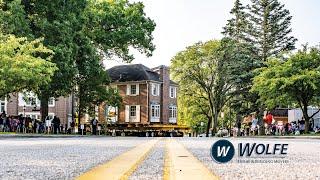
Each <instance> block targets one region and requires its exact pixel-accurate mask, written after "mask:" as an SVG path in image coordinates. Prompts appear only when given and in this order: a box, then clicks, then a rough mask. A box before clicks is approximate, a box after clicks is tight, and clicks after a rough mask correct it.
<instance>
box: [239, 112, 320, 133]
mask: <svg viewBox="0 0 320 180" xmlns="http://www.w3.org/2000/svg"><path fill="white" fill-rule="evenodd" d="M247 118H248V119H249V121H248V123H242V124H239V125H238V127H234V129H233V134H234V135H236V134H237V135H240V136H254V135H258V134H260V133H259V130H260V128H259V126H260V125H259V124H258V119H257V118H256V115H255V114H251V115H249V116H248V117H247ZM263 120H264V121H263V125H264V128H263V129H264V134H265V135H300V134H304V132H305V129H306V128H309V129H308V130H309V131H313V132H314V133H320V128H319V127H318V126H314V125H313V123H312V121H310V123H309V126H308V127H306V126H305V120H304V119H303V118H302V119H301V120H297V121H293V122H287V123H285V124H283V123H278V122H276V121H275V119H274V118H273V116H272V114H271V113H267V114H266V116H264V118H263Z"/></svg>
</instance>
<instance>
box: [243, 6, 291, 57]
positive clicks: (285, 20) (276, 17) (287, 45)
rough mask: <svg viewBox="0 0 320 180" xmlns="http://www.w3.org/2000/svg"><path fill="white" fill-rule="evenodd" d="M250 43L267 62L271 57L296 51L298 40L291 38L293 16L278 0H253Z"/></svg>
mask: <svg viewBox="0 0 320 180" xmlns="http://www.w3.org/2000/svg"><path fill="white" fill-rule="evenodd" d="M251 1H252V5H251V6H250V19H251V22H252V26H251V27H249V31H248V33H249V34H250V37H249V38H250V40H249V42H250V43H252V44H254V45H255V46H256V49H257V53H258V56H259V57H260V59H261V60H262V61H263V62H265V61H266V60H267V58H268V57H270V56H277V55H279V53H280V52H282V51H290V50H293V49H295V42H296V41H297V39H296V38H294V37H293V36H290V33H291V31H292V29H291V28H290V25H291V19H292V16H290V12H289V10H287V9H284V5H282V4H280V3H279V1H278V0H251Z"/></svg>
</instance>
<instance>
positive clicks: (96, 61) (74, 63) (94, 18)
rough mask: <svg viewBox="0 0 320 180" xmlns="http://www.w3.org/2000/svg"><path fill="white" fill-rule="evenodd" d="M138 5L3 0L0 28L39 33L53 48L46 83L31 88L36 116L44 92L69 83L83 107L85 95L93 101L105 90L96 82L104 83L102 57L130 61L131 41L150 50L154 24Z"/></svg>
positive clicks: (62, 90)
mask: <svg viewBox="0 0 320 180" xmlns="http://www.w3.org/2000/svg"><path fill="white" fill-rule="evenodd" d="M143 8H144V6H143V4H142V3H129V2H128V1H127V0H114V1H95V0H70V1H65V0H56V1H47V0H38V1H27V0H12V1H11V0H5V1H3V4H2V5H1V11H0V18H2V20H1V25H2V26H3V27H5V28H4V29H6V33H12V34H15V35H17V36H27V37H31V38H37V37H44V44H45V45H46V46H47V47H49V48H50V49H52V50H53V51H54V53H55V55H54V57H53V59H52V61H53V62H54V63H56V64H57V67H58V68H59V71H56V73H55V74H54V77H53V78H52V81H51V83H50V84H49V85H48V86H43V87H42V88H41V89H40V91H38V92H37V93H38V96H39V98H40V100H41V115H42V118H44V117H45V116H46V115H47V114H48V99H49V97H51V96H54V97H59V96H61V95H68V94H69V93H70V92H72V91H73V87H74V86H77V87H78V88H79V90H80V91H79V92H78V93H79V97H80V98H82V99H84V101H80V103H82V105H81V106H82V107H83V108H81V110H85V111H86V109H87V108H86V107H87V106H89V104H90V103H89V102H87V101H91V100H92V101H95V102H98V100H99V101H101V98H98V97H105V98H107V96H106V95H111V94H112V93H109V92H108V91H107V90H105V91H102V88H101V86H105V85H107V84H108V82H107V80H105V79H103V77H106V74H105V72H102V71H103V66H102V58H110V57H114V56H119V57H120V58H121V59H123V60H124V61H127V62H130V61H131V60H132V59H133V56H132V55H131V54H130V53H129V49H130V48H131V47H132V48H135V49H138V50H139V51H140V52H142V53H146V54H147V55H151V53H152V51H153V50H154V46H153V44H152V43H151V41H152V39H153V37H152V34H151V33H152V31H153V30H154V27H155V24H154V22H153V21H152V20H151V19H150V18H147V17H146V16H145V13H144V12H143ZM11 14H15V15H14V16H11ZM8 18H9V19H8ZM97 75H98V76H99V78H96V77H97ZM88 83H90V86H89V85H88ZM84 87H85V88H84ZM81 89H83V90H84V91H85V93H84V91H81ZM109 98H110V97H109ZM111 99H113V98H111Z"/></svg>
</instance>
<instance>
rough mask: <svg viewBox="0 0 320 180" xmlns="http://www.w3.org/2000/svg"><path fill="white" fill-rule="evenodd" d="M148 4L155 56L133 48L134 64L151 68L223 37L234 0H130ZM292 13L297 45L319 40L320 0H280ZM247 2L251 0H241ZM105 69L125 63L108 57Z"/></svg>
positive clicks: (313, 43)
mask: <svg viewBox="0 0 320 180" xmlns="http://www.w3.org/2000/svg"><path fill="white" fill-rule="evenodd" d="M131 1H132V2H136V1H141V2H143V4H144V5H145V13H146V16H148V17H150V18H151V19H153V20H154V21H155V23H156V28H155V31H154V32H153V36H154V40H153V43H154V44H155V46H156V50H155V51H154V52H153V56H152V57H149V58H148V57H146V56H145V55H142V54H140V53H138V52H136V51H134V50H133V51H132V53H133V54H134V55H135V60H133V61H132V62H131V63H132V64H140V63H141V64H144V65H146V66H148V67H150V68H152V67H156V66H159V65H167V66H169V65H170V60H171V59H172V58H173V57H174V56H175V55H176V54H177V53H178V52H179V51H182V50H184V49H185V48H186V47H187V46H190V45H192V44H194V43H196V42H199V41H208V40H212V39H221V38H222V34H221V31H222V27H223V26H224V25H225V24H226V22H227V20H228V19H230V18H231V16H230V14H229V12H230V10H231V8H232V7H233V3H234V0H131ZM279 1H280V2H281V3H282V4H285V8H286V9H288V10H289V11H290V14H291V15H292V16H293V18H292V21H291V23H292V24H291V27H292V35H293V36H294V37H296V38H297V39H298V41H297V43H296V47H297V48H299V47H301V44H305V43H308V44H309V45H310V46H312V45H318V44H319V43H320V0H279ZM242 3H243V4H248V3H249V0H242ZM104 64H105V66H106V68H110V67H112V66H115V65H119V64H125V63H122V62H120V61H119V60H105V61H104Z"/></svg>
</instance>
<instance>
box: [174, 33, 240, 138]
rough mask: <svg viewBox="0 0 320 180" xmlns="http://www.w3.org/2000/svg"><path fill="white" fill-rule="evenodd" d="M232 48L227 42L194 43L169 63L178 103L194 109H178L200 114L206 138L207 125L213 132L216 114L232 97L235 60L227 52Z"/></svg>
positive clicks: (215, 127)
mask: <svg viewBox="0 0 320 180" xmlns="http://www.w3.org/2000/svg"><path fill="white" fill-rule="evenodd" d="M232 44H233V43H232V41H229V40H228V39H224V40H222V41H217V40H212V41H208V42H205V43H201V42H200V43H196V44H194V45H192V46H189V47H187V49H186V50H184V51H181V52H179V53H178V54H177V55H176V56H175V57H174V58H173V59H172V60H171V63H172V65H171V72H172V75H173V77H174V79H175V80H176V81H177V82H178V83H179V85H180V91H179V92H180V95H179V102H183V101H184V102H187V101H189V100H190V102H193V104H194V106H198V108H193V106H192V104H191V106H190V107H185V106H189V103H188V104H180V108H188V110H189V113H193V114H195V115H197V114H202V115H203V116H202V117H205V118H206V119H207V132H206V133H207V135H208V132H209V128H210V125H211V123H213V132H216V130H217V124H218V116H219V113H220V111H221V110H222V108H223V107H224V105H225V104H226V102H228V101H229V100H230V98H231V97H232V92H233V89H234V87H235V84H236V71H235V65H236V64H235V61H234V60H235V59H234V58H233V56H230V55H231V54H232V53H230V52H229V51H233V50H234V46H233V45H232ZM185 116H187V115H185ZM191 117H192V118H194V117H193V116H191Z"/></svg>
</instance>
